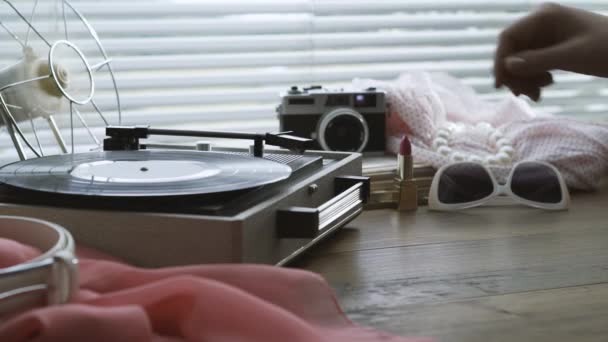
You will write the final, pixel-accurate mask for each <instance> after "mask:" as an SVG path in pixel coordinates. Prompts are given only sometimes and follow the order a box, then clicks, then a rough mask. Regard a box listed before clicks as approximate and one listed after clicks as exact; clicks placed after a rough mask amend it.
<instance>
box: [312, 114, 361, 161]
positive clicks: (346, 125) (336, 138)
mask: <svg viewBox="0 0 608 342" xmlns="http://www.w3.org/2000/svg"><path fill="white" fill-rule="evenodd" d="M317 131H318V135H317V136H318V140H319V145H321V147H322V148H323V149H324V150H328V151H345V152H361V151H363V149H364V148H365V145H367V141H368V139H369V129H368V127H367V123H366V122H365V119H364V118H363V116H362V115H361V114H359V113H358V112H356V111H354V110H352V109H350V108H338V109H336V110H333V111H331V112H329V113H327V114H325V115H324V116H323V117H322V118H321V119H320V120H319V128H318V130H317Z"/></svg>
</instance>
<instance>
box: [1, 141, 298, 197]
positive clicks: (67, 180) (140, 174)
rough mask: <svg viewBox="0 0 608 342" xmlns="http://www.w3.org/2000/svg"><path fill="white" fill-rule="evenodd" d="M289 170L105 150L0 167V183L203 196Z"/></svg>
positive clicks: (249, 160)
mask: <svg viewBox="0 0 608 342" xmlns="http://www.w3.org/2000/svg"><path fill="white" fill-rule="evenodd" d="M290 174H291V168H290V167H289V166H286V165H283V164H280V163H277V162H273V161H270V160H266V159H262V158H255V157H249V156H243V155H238V154H228V153H220V152H201V151H109V152H91V153H78V154H73V155H71V154H66V155H57V156H48V157H42V158H36V159H29V160H25V161H20V162H16V163H13V164H9V165H6V166H3V167H1V168H0V182H3V183H6V184H8V185H11V186H14V187H18V188H22V189H28V190H34V191H43V192H48V193H60V194H68V195H82V196H108V197H160V196H178V195H203V194H214V193H224V192H229V191H237V190H246V189H251V188H255V187H259V186H262V185H266V184H271V183H275V182H278V181H281V180H283V179H286V178H287V177H289V175H290Z"/></svg>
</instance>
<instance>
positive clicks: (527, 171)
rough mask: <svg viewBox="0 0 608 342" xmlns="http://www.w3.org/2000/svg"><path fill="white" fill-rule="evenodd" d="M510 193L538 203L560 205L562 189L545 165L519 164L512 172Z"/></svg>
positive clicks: (553, 173) (550, 169) (556, 177)
mask: <svg viewBox="0 0 608 342" xmlns="http://www.w3.org/2000/svg"><path fill="white" fill-rule="evenodd" d="M511 191H513V193H514V194H515V195H517V196H519V197H521V198H523V199H526V200H528V201H534V202H539V203H560V202H561V201H562V188H561V184H560V182H559V177H558V175H557V173H555V171H554V170H553V169H552V168H550V167H549V166H547V165H544V164H540V163H523V164H519V165H518V166H517V168H515V170H514V171H513V178H512V179H511Z"/></svg>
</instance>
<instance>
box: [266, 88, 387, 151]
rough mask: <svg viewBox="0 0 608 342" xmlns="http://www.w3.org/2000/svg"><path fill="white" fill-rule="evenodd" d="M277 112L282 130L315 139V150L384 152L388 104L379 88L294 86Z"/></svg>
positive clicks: (286, 93) (284, 96)
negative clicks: (346, 88) (356, 88)
mask: <svg viewBox="0 0 608 342" xmlns="http://www.w3.org/2000/svg"><path fill="white" fill-rule="evenodd" d="M277 113H278V114H279V122H280V127H281V131H292V132H293V133H292V134H293V135H297V136H300V137H304V138H312V139H314V140H315V141H316V146H315V148H316V149H322V150H327V151H345V152H384V147H385V122H386V115H387V103H386V97H385V93H384V92H383V91H380V90H377V89H376V88H367V89H364V90H360V91H356V90H355V91H350V90H348V91H347V90H341V89H340V90H330V89H325V88H323V87H321V86H312V87H310V88H303V89H300V88H298V87H295V86H294V87H291V89H290V90H289V91H287V92H285V93H282V94H281V105H280V106H279V107H277Z"/></svg>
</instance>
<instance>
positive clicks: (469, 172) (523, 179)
mask: <svg viewBox="0 0 608 342" xmlns="http://www.w3.org/2000/svg"><path fill="white" fill-rule="evenodd" d="M501 195H502V196H508V197H510V198H512V199H513V200H515V201H516V202H519V203H521V204H525V205H528V206H531V207H535V208H540V209H547V210H564V209H567V208H568V205H569V204H570V194H569V192H568V187H567V186H566V183H565V182H564V179H563V178H562V175H561V174H560V173H559V171H558V170H557V169H556V168H555V167H554V166H553V165H551V164H549V163H545V162H541V161H521V162H518V163H517V164H515V165H514V166H513V168H512V169H511V172H510V173H509V177H508V178H507V182H506V184H504V185H501V184H499V183H498V182H497V181H496V178H495V177H494V175H493V174H492V172H490V169H488V168H487V167H486V166H485V165H482V164H479V163H473V162H458V163H453V164H448V165H444V166H443V167H441V168H440V169H439V170H438V171H437V173H436V174H435V177H434V178H433V183H432V184H431V190H430V192H429V209H431V210H460V209H467V208H472V207H476V206H479V205H482V204H484V203H487V202H488V201H490V200H491V199H493V198H495V197H498V196H501Z"/></svg>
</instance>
